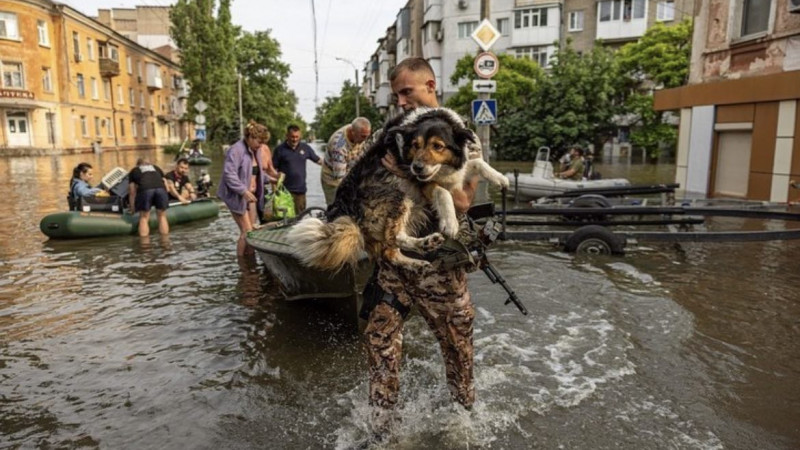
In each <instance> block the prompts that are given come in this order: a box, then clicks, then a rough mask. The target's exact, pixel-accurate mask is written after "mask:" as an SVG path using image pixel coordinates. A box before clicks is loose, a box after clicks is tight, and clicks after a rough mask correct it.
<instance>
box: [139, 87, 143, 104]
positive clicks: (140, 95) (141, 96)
mask: <svg viewBox="0 0 800 450" xmlns="http://www.w3.org/2000/svg"><path fill="white" fill-rule="evenodd" d="M139 107H140V108H144V92H142V91H141V90H139Z"/></svg>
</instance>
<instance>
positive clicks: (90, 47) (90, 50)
mask: <svg viewBox="0 0 800 450" xmlns="http://www.w3.org/2000/svg"><path fill="white" fill-rule="evenodd" d="M86 56H88V57H89V61H94V39H92V38H90V37H88V38H86Z"/></svg>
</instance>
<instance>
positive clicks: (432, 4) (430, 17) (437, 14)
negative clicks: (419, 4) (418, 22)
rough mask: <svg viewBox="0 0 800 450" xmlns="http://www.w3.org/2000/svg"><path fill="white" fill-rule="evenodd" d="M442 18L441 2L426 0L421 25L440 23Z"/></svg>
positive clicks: (438, 0) (439, 0)
mask: <svg viewBox="0 0 800 450" xmlns="http://www.w3.org/2000/svg"><path fill="white" fill-rule="evenodd" d="M443 18H444V12H443V8H442V0H427V1H426V2H425V13H424V15H423V17H422V23H428V22H441V21H442V19H443Z"/></svg>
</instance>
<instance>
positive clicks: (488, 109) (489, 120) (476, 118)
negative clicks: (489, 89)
mask: <svg viewBox="0 0 800 450" xmlns="http://www.w3.org/2000/svg"><path fill="white" fill-rule="evenodd" d="M472 121H473V122H475V125H494V124H495V123H497V100H495V99H487V100H473V101H472Z"/></svg>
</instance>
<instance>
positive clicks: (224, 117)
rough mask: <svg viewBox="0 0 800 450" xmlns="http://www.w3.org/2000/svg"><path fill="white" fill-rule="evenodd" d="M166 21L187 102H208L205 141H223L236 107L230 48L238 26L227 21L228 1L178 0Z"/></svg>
mask: <svg viewBox="0 0 800 450" xmlns="http://www.w3.org/2000/svg"><path fill="white" fill-rule="evenodd" d="M215 9H216V11H215ZM215 12H216V17H215V16H214V14H215ZM170 20H171V22H172V26H171V28H170V35H171V36H172V39H173V40H174V41H175V44H176V45H177V46H178V49H179V52H180V57H181V70H182V71H183V76H184V77H185V78H186V80H187V81H188V82H189V85H190V86H191V92H190V94H189V102H188V104H189V105H194V104H195V103H196V102H197V101H199V100H203V101H204V102H205V103H206V104H207V105H208V109H207V110H206V111H205V112H204V113H203V114H204V115H205V116H206V127H207V130H208V138H209V140H217V141H219V140H224V139H225V136H224V130H225V129H226V128H228V127H229V126H230V123H231V122H232V119H233V117H234V112H235V108H236V59H235V54H234V52H232V51H231V49H233V48H234V46H235V43H236V36H237V35H238V29H237V28H236V27H234V26H233V25H232V23H231V13H230V0H220V4H219V7H218V8H217V7H216V2H215V0H178V1H177V2H176V3H175V5H174V6H173V7H172V9H171V10H170ZM190 108H191V106H190ZM193 111H194V110H193V109H190V111H189V115H190V117H189V118H190V119H191V118H192V117H193V116H194V112H193ZM221 135H222V136H221Z"/></svg>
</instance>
